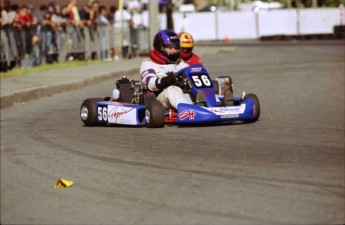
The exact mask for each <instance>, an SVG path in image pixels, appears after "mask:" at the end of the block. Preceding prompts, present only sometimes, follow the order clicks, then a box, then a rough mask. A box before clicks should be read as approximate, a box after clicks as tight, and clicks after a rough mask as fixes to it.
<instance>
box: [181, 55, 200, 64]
mask: <svg viewBox="0 0 345 225" xmlns="http://www.w3.org/2000/svg"><path fill="white" fill-rule="evenodd" d="M181 58H182V59H183V61H184V62H185V63H187V64H188V65H190V66H191V65H194V64H200V65H202V62H201V59H200V57H199V56H198V55H197V54H194V53H190V54H184V53H181Z"/></svg>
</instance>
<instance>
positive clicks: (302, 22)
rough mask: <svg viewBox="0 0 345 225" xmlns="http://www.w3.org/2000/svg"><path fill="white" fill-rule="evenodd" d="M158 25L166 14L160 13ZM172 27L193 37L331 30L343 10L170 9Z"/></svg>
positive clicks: (142, 19) (139, 19) (139, 20)
mask: <svg viewBox="0 0 345 225" xmlns="http://www.w3.org/2000/svg"><path fill="white" fill-rule="evenodd" d="M159 18H160V24H161V29H165V28H166V16H165V15H160V16H159ZM134 19H135V22H136V24H142V25H144V26H145V27H148V16H147V14H142V15H140V16H139V15H137V16H135V17H134ZM173 19H174V30H175V31H176V32H181V31H186V32H189V33H191V34H192V36H193V38H194V39H195V40H197V41H198V40H223V39H226V38H229V39H232V40H233V39H258V38H260V37H263V36H273V35H304V34H326V33H333V27H334V26H335V25H341V24H342V25H344V24H343V22H342V21H345V12H344V11H343V9H338V8H324V9H300V10H295V9H281V10H268V11H260V12H258V13H256V12H248V11H246V12H233V11H230V12H199V13H188V14H185V15H184V14H182V13H174V14H173Z"/></svg>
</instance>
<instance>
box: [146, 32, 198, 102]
mask: <svg viewBox="0 0 345 225" xmlns="http://www.w3.org/2000/svg"><path fill="white" fill-rule="evenodd" d="M153 47H154V50H153V51H151V52H150V58H149V59H145V60H144V61H143V62H142V64H141V67H140V77H141V82H142V83H143V84H144V85H146V87H147V89H148V90H150V91H153V92H155V93H156V94H158V95H157V100H158V101H159V102H161V103H162V104H163V106H164V107H165V108H175V109H177V107H178V104H180V103H188V104H193V103H192V102H190V101H188V100H187V99H186V98H185V97H184V96H183V92H182V89H181V88H180V87H178V86H175V84H176V82H177V78H176V76H175V72H177V71H180V70H182V69H184V68H186V67H188V66H189V65H188V64H187V63H185V62H184V61H183V60H182V59H181V58H180V39H179V37H178V35H177V34H176V33H175V32H174V31H172V30H162V31H159V32H158V33H157V34H156V35H155V37H154V40H153Z"/></svg>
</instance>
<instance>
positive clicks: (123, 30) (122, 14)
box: [114, 4, 132, 60]
mask: <svg viewBox="0 0 345 225" xmlns="http://www.w3.org/2000/svg"><path fill="white" fill-rule="evenodd" d="M114 20H115V23H114V36H115V37H114V39H115V40H114V41H115V49H116V52H119V51H122V57H124V58H131V49H130V48H129V46H130V42H131V37H130V25H131V23H132V17H131V14H129V12H128V11H127V6H126V5H125V4H124V6H123V10H117V11H116V12H115V15H114ZM118 58H119V56H118V55H116V56H115V60H118Z"/></svg>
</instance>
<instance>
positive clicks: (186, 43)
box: [178, 32, 202, 65]
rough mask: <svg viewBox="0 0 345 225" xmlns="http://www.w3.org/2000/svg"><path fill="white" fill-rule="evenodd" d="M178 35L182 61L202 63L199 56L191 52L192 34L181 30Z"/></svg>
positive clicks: (191, 63) (192, 63) (192, 45)
mask: <svg viewBox="0 0 345 225" xmlns="http://www.w3.org/2000/svg"><path fill="white" fill-rule="evenodd" d="M178 36H179V37H180V45H181V58H182V59H183V61H184V62H185V63H187V64H189V65H194V64H200V65H202V62H201V60H200V57H199V56H198V55H197V54H195V53H193V47H194V41H193V37H192V35H190V34H189V33H187V32H181V33H179V34H178Z"/></svg>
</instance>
